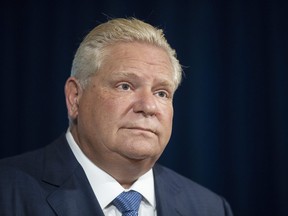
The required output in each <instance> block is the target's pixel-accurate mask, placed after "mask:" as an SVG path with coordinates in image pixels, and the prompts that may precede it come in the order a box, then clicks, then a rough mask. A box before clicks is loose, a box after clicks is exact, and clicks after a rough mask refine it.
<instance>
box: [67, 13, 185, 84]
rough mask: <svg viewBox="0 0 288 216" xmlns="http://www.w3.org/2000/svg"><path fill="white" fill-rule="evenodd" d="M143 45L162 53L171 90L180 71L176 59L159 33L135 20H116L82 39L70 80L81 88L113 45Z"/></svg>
mask: <svg viewBox="0 0 288 216" xmlns="http://www.w3.org/2000/svg"><path fill="white" fill-rule="evenodd" d="M134 41H139V42H144V43H148V44H151V45H154V46H157V47H160V48H162V49H164V50H165V51H166V52H167V54H168V56H169V58H170V61H171V64H172V67H173V70H174V83H175V89H176V88H177V87H178V86H179V84H180V83H181V79H182V67H181V65H180V63H179V61H178V59H177V57H176V52H175V50H174V49H172V48H171V46H170V45H169V44H168V42H167V40H166V38H165V36H164V33H163V30H162V29H158V28H156V27H153V26H152V25H150V24H148V23H145V22H143V21H141V20H138V19H136V18H129V19H125V18H117V19H112V20H109V21H107V22H106V23H103V24H100V25H98V26H97V27H95V28H94V29H93V30H92V31H90V33H89V34H88V35H87V36H86V37H85V38H84V40H83V41H82V43H81V44H80V46H79V48H78V50H77V51H76V54H75V57H74V60H73V64H72V70H71V76H74V77H76V78H77V79H78V81H79V82H80V84H81V86H82V87H83V88H85V87H86V85H87V83H88V82H89V78H90V77H91V76H92V75H93V74H95V73H96V72H97V70H98V69H99V68H100V67H101V63H102V61H103V59H104V58H105V55H104V53H105V52H104V51H105V47H107V46H109V45H113V44H115V43H117V42H134Z"/></svg>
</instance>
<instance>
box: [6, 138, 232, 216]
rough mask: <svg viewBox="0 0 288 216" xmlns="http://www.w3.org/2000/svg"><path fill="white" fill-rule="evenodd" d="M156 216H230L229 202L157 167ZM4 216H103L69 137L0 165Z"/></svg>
mask: <svg viewBox="0 0 288 216" xmlns="http://www.w3.org/2000/svg"><path fill="white" fill-rule="evenodd" d="M153 173H154V177H155V192H156V202H157V215H158V216H174V215H175V216H178V215H182V216H183V215H185V216H224V215H226V216H227V215H229V216H231V215H232V213H231V210H230V207H229V205H228V204H227V202H226V201H225V200H224V199H223V198H221V197H219V196H217V195H216V194H214V193H212V192H210V191H209V190H207V189H205V188H203V187H201V186H199V185H198V184H196V183H194V182H192V181H190V180H188V179H186V178H185V177H182V176H180V175H178V174H176V173H175V172H173V171H171V170H169V169H167V168H165V167H163V166H160V165H155V167H154V168H153ZM0 215H1V216H12V215H13V216H52V215H59V216H64V215H65V216H80V215H81V216H90V215H91V216H92V215H93V216H104V214H103V213H102V210H101V208H100V206H99V203H98V201H97V198H96V197H95V195H94V193H93V191H92V188H91V186H90V184H89V182H88V179H87V177H86V175H85V173H84V171H83V169H82V167H81V166H80V164H79V163H78V162H77V160H76V158H75V157H74V155H73V153H72V151H71V150H70V147H69V146H68V143H67V141H66V139H65V136H64V135H63V136H61V137H60V138H59V139H58V140H56V141H55V142H53V143H52V144H50V145H48V146H47V147H45V148H43V149H40V150H36V151H34V152H30V153H26V154H23V155H20V156H16V157H12V158H8V159H4V160H2V161H0Z"/></svg>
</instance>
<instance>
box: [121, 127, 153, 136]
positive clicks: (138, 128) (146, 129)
mask: <svg viewBox="0 0 288 216" xmlns="http://www.w3.org/2000/svg"><path fill="white" fill-rule="evenodd" d="M124 129H128V130H140V131H146V132H150V133H153V134H156V130H153V129H151V128H146V127H138V126H136V127H135V126H133V127H124Z"/></svg>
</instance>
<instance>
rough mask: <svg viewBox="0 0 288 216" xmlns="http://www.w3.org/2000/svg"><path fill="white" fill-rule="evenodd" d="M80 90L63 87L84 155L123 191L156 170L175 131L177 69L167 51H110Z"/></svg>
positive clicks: (134, 45)
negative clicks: (155, 167)
mask: <svg viewBox="0 0 288 216" xmlns="http://www.w3.org/2000/svg"><path fill="white" fill-rule="evenodd" d="M90 79H91V80H90V82H89V84H88V86H87V87H86V88H85V89H82V88H81V86H80V84H79V82H78V81H77V79H76V78H75V77H70V78H69V79H68V80H67V82H66V85H65V95H66V104H67V108H68V114H69V117H70V119H72V125H71V126H70V129H71V133H72V135H73V137H74V139H75V141H76V143H77V144H78V145H79V147H80V148H81V150H82V151H83V152H84V154H85V155H86V156H87V157H88V158H89V159H90V160H91V161H92V162H93V163H95V164H96V165H97V166H98V167H100V168H101V169H103V170H104V171H105V172H107V173H108V174H110V175H111V176H112V177H114V178H115V179H116V180H117V181H118V182H119V183H120V184H121V185H122V186H123V187H125V188H129V187H130V186H131V185H132V184H133V182H134V181H136V180H137V179H138V178H139V177H140V176H141V175H143V174H144V173H146V172H147V171H148V170H149V169H151V168H152V167H153V165H154V164H155V162H156V161H157V159H158V158H159V157H160V155H161V154H162V152H163V150H164V149H165V147H166V145H167V143H168V141H169V139H170V136H171V132H172V119H173V104H172V102H173V95H174V91H175V84H174V81H173V67H172V64H171V62H170V60H169V57H168V55H167V53H166V52H165V51H164V50H163V49H161V48H159V47H156V46H152V45H149V44H146V43H140V42H129V43H125V42H121V43H117V44H114V45H111V46H109V47H108V48H107V55H106V57H105V59H104V61H103V64H102V66H101V68H100V69H99V70H98V71H97V72H96V73H95V75H94V76H92V77H91V78H90Z"/></svg>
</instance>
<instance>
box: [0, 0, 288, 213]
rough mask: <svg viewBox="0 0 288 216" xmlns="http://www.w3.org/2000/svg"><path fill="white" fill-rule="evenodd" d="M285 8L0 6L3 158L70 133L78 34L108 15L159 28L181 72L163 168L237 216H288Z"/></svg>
mask: <svg viewBox="0 0 288 216" xmlns="http://www.w3.org/2000/svg"><path fill="white" fill-rule="evenodd" d="M286 2H287V1H277V0H250V1H249V0H222V1H221V0H219V1H216V0H190V1H182V0H178V1H176V0H158V1H157V0H146V1H142V2H141V1H121V0H106V1H104V0H103V1H100V0H95V1H92V0H81V1H72V0H70V1H69V0H57V1H53V0H30V1H29V0H22V1H20V0H18V1H16V0H7V1H5V0H4V1H3V0H2V1H1V6H0V24H1V26H0V27H1V34H0V41H1V50H0V55H1V56H0V61H1V62H0V72H1V75H0V76H1V77H0V94H1V97H0V99H1V107H0V114H1V116H0V118H1V124H0V125H1V137H0V140H1V145H0V157H1V158H2V157H7V156H11V155H15V154H19V153H22V152H24V151H28V150H32V149H35V148H39V147H41V146H44V145H46V144H48V143H49V142H50V141H52V140H53V139H55V138H56V137H57V136H58V135H60V134H61V133H62V132H64V131H65V130H66V129H67V122H68V121H67V117H66V116H67V113H66V107H65V102H64V94H63V86H64V83H65V80H66V79H67V77H68V76H69V73H70V68H71V62H72V59H73V55H74V53H75V51H76V49H77V47H78V45H79V43H80V41H81V40H82V38H83V36H84V35H85V34H86V33H88V31H89V30H91V29H92V28H93V27H94V26H96V25H97V24H98V23H100V22H103V21H106V20H107V16H108V17H129V16H136V17H137V18H140V19H143V20H145V21H147V22H149V23H151V24H153V25H156V26H159V27H161V28H163V29H164V30H165V33H166V36H167V38H168V41H169V42H170V43H171V45H172V46H173V47H174V48H175V49H176V50H177V53H178V57H179V59H180V62H181V64H182V65H184V70H185V74H186V75H185V78H184V81H183V84H182V85H181V86H180V88H179V90H178V92H177V93H176V98H175V101H174V106H175V118H174V131H173V136H172V138H171V142H170V144H169V146H168V147H167V149H166V151H165V153H164V154H163V156H162V158H161V159H160V161H161V163H163V164H165V165H167V166H169V167H171V168H172V169H174V170H176V171H178V172H180V173H181V174H183V175H185V176H187V177H189V178H192V179H193V180H195V181H197V182H199V183H200V184H202V185H204V186H206V187H208V188H210V189H211V190H213V191H215V192H217V193H219V194H221V195H223V196H224V197H226V198H227V199H228V201H229V202H230V204H231V206H232V208H233V210H234V214H235V215H236V216H240V215H241V216H245V215H247V216H255V215H264V216H265V215H267V216H271V215H273V216H277V215H279V216H284V215H287V214H288V213H287V212H288V115H287V111H288V42H287V39H288V24H287V22H288V13H287V11H288V7H287V6H288V3H286Z"/></svg>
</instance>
